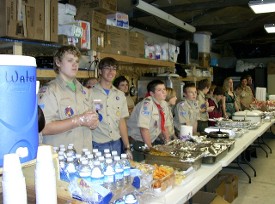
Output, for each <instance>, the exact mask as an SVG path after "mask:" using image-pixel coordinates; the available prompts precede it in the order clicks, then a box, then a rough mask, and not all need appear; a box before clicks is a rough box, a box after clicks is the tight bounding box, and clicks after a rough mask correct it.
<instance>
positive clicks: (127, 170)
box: [121, 154, 131, 184]
mask: <svg viewBox="0 0 275 204" xmlns="http://www.w3.org/2000/svg"><path fill="white" fill-rule="evenodd" d="M121 163H122V166H123V177H124V183H125V184H129V183H130V182H131V173H130V169H131V165H130V162H129V160H128V159H127V154H121Z"/></svg>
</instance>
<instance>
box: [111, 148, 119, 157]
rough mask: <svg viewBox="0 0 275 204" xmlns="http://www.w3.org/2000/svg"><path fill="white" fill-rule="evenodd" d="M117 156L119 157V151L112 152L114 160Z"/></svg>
mask: <svg viewBox="0 0 275 204" xmlns="http://www.w3.org/2000/svg"><path fill="white" fill-rule="evenodd" d="M115 156H118V155H117V151H116V150H113V151H112V158H113V159H114V158H115Z"/></svg>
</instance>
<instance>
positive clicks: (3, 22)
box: [0, 0, 24, 38]
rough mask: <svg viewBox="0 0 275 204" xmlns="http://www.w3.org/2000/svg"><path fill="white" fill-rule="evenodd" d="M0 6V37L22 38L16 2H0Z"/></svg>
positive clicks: (12, 0) (8, 0)
mask: <svg viewBox="0 0 275 204" xmlns="http://www.w3.org/2000/svg"><path fill="white" fill-rule="evenodd" d="M0 5H1V6H0V12H1V18H0V36H9V37H17V38H24V29H23V19H20V18H19V17H18V11H17V9H18V7H17V1H16V0H0ZM18 19H20V20H18Z"/></svg>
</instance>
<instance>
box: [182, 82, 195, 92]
mask: <svg viewBox="0 0 275 204" xmlns="http://www.w3.org/2000/svg"><path fill="white" fill-rule="evenodd" d="M188 88H196V85H195V83H193V82H190V83H186V84H185V85H184V87H183V93H186V91H187V89H188Z"/></svg>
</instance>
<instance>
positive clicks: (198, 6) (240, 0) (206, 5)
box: [130, 0, 248, 18]
mask: <svg viewBox="0 0 275 204" xmlns="http://www.w3.org/2000/svg"><path fill="white" fill-rule="evenodd" d="M231 6H247V7H248V1H247V0H218V1H217V0H216V1H208V2H201V3H188V4H180V5H174V6H167V7H158V8H159V9H161V10H162V11H164V12H166V13H169V14H172V15H173V14H176V13H180V12H184V11H195V10H209V9H215V10H216V9H220V8H225V7H231ZM130 15H133V17H134V18H141V17H148V16H150V14H148V13H146V12H142V11H140V10H137V9H134V11H133V13H131V14H130Z"/></svg>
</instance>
